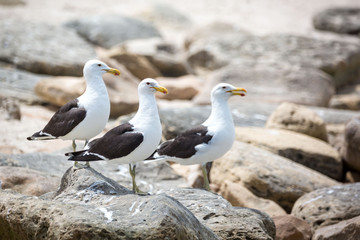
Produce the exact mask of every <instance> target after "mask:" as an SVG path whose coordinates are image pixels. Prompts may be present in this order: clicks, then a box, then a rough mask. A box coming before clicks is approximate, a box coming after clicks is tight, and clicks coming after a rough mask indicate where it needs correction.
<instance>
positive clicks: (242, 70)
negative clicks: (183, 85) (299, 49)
mask: <svg viewBox="0 0 360 240" xmlns="http://www.w3.org/2000/svg"><path fill="white" fill-rule="evenodd" d="M220 82H226V83H230V84H232V85H234V86H236V87H243V88H245V89H246V90H247V92H248V94H247V96H246V97H244V99H243V100H241V101H251V102H253V101H261V102H270V103H281V102H284V101H288V102H293V103H297V104H303V105H312V106H323V107H324V106H328V104H329V101H330V99H331V97H332V95H333V93H334V86H333V83H332V80H331V77H330V76H329V75H327V74H325V73H324V72H322V71H320V70H318V69H316V68H312V67H306V66H296V65H291V64H289V63H287V62H279V61H276V62H270V61H260V60H258V59H255V60H237V61H233V62H232V63H231V64H229V65H227V66H225V67H223V68H221V69H219V70H217V71H214V72H212V73H210V74H209V75H208V76H207V78H206V81H205V87H203V90H202V91H201V93H200V94H199V95H198V96H197V97H196V98H195V100H194V101H195V103H198V104H209V103H210V99H209V96H210V92H211V89H212V88H213V87H214V86H215V85H216V84H218V83H220ZM309 85H311V88H309V87H308V86H309ZM231 101H239V100H238V99H236V98H234V97H233V98H232V99H231Z"/></svg>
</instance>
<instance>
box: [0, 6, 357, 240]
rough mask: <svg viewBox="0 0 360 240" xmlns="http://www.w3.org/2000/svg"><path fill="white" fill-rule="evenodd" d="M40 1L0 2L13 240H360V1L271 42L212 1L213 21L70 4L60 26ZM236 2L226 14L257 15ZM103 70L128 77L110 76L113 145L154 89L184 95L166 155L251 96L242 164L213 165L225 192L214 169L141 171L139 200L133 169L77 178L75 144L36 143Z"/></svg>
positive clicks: (110, 168)
mask: <svg viewBox="0 0 360 240" xmlns="http://www.w3.org/2000/svg"><path fill="white" fill-rule="evenodd" d="M40 2H41V1H38V0H37V1H33V2H31V1H25V0H24V1H9V0H0V13H4V14H0V123H1V126H2V128H1V132H0V133H1V134H0V187H1V189H0V239H69V240H70V239H253V240H255V239H264V240H265V239H266V240H267V239H269V240H270V239H279V240H285V239H286V240H290V239H304V240H305V239H307V240H310V239H312V240H320V239H322V240H324V239H329V240H330V239H348V240H350V239H354V240H356V239H360V147H359V146H360V111H359V110H360V38H359V36H360V4H359V3H357V1H350V0H349V1H346V3H347V4H348V6H343V5H341V4H340V3H339V2H337V1H335V0H333V1H329V2H326V1H319V2H321V3H317V4H318V5H316V6H314V8H316V9H317V11H314V10H311V9H312V8H311V7H309V6H307V5H306V4H305V6H304V16H306V18H300V16H295V17H299V18H298V19H297V21H298V22H299V29H298V32H296V31H295V30H294V29H291V28H290V25H288V26H287V25H286V23H282V21H280V20H279V19H277V18H275V19H274V22H273V24H274V26H273V27H272V29H268V30H266V29H264V30H263V32H261V34H259V31H260V30H258V31H256V30H254V31H250V30H249V28H247V27H246V26H245V24H244V23H242V22H241V23H239V24H237V22H236V21H230V19H232V20H235V19H237V18H239V16H238V14H235V13H233V15H229V16H227V17H228V18H226V17H222V18H216V16H215V15H211V14H209V12H210V13H212V11H213V8H212V7H213V6H218V5H216V4H215V3H213V2H212V1H210V2H209V5H208V6H207V9H208V11H209V12H208V15H204V16H202V17H201V16H200V15H198V13H199V11H200V9H201V8H200V7H199V5H200V3H196V4H195V3H194V5H196V6H194V7H193V8H191V9H190V8H189V11H184V9H183V8H182V7H181V6H179V4H177V3H174V4H171V3H170V2H167V1H165V0H164V1H160V2H161V3H154V2H153V1H150V4H149V6H145V7H144V6H143V7H142V8H141V7H140V6H138V5H136V4H135V3H132V4H130V3H128V5H126V4H125V3H124V8H125V10H118V7H114V9H111V10H108V11H106V10H105V8H104V6H102V5H101V6H97V5H96V4H95V3H92V4H91V3H90V4H89V5H76V4H77V3H71V2H70V1H64V2H63V3H57V4H58V5H56V6H57V7H58V8H59V12H63V14H60V13H59V12H57V13H56V14H58V15H57V16H58V17H59V18H58V19H57V20H56V19H51V18H49V19H48V20H41V18H40V17H39V16H38V15H36V14H35V13H37V11H39V10H38V9H36V10H35V11H34V13H33V14H30V12H29V11H30V10H31V9H32V8H34V7H36V6H37V4H40ZM110 2H111V4H117V2H116V1H108V2H107V4H110ZM115 2H116V3H115ZM199 2H201V3H202V4H203V5H202V6H206V1H199ZM225 2H226V3H224V7H223V8H220V10H219V11H220V12H221V11H223V12H225V13H227V12H235V10H236V9H238V10H239V11H240V12H241V11H244V15H246V14H245V12H246V11H245V10H244V9H246V7H244V6H242V7H240V6H238V5H237V4H238V3H236V1H225ZM258 2H259V1H254V3H253V4H254V6H255V5H256V6H259V5H261V4H259V3H258ZM281 2H283V1H280V0H278V1H275V0H274V1H273V4H274V8H275V9H277V10H274V14H275V13H276V12H277V11H280V10H279V9H282V8H280V7H277V8H276V4H278V3H281ZM295 2H297V1H294V2H293V3H291V4H290V3H289V6H288V8H289V10H291V9H293V8H295V7H294V6H295ZM330 2H331V3H333V5H334V6H331V5H330ZM61 4H63V5H61ZM184 4H185V5H186V6H188V5H189V4H190V3H189V2H188V1H185V3H184ZM247 4H248V5H247V7H248V9H249V11H250V9H253V8H252V7H254V6H251V4H250V3H247ZM292 4H293V5H292ZM343 4H345V3H343ZM104 5H105V3H104ZM265 5H266V4H264V6H263V8H262V9H261V8H259V9H257V10H256V11H255V10H251V11H253V12H254V13H257V15H256V14H255V16H254V17H253V18H251V17H249V22H250V23H249V24H251V22H252V21H253V22H252V23H253V24H254V22H256V21H255V19H257V18H259V17H260V15H261V13H263V12H264V11H265V10H264V8H265V7H266V6H265ZM340 5H341V6H340ZM54 6H55V5H54ZM116 6H117V5H116ZM232 6H233V7H234V11H230V10H231V7H232ZM96 7H98V13H97V14H95V12H96V11H95V10H94V8H96ZM44 9H49V12H51V11H52V9H50V6H48V5H46V4H45V6H44ZM82 9H85V10H86V9H88V13H87V14H85V13H84V12H83V11H80V10H82ZM221 9H222V10H221ZM26 10H27V11H26ZM126 10H128V11H129V12H128V14H125V12H126ZM135 10H138V11H135ZM204 11H205V10H204ZM268 11H270V12H271V10H268ZM75 13H78V14H75ZM44 14H45V15H46V13H44ZM1 16H3V17H1ZM74 16H77V17H74ZM284 17H285V16H284ZM302 17H303V16H302ZM226 20H228V21H226ZM258 21H260V20H258ZM283 21H285V20H283ZM304 22H308V23H309V25H306V26H307V27H304V26H305V23H304ZM263 24H264V23H263ZM281 26H282V27H281ZM285 26H286V27H285ZM277 27H278V29H279V31H277ZM310 27H311V30H309V29H308V28H310ZM280 30H281V31H280ZM306 31H308V32H307V33H308V34H306ZM92 58H98V59H100V60H102V61H104V62H105V63H107V64H108V65H109V66H111V67H114V68H117V69H119V70H120V72H121V76H120V78H119V77H115V76H109V75H104V81H105V83H106V85H107V88H108V92H109V96H110V102H111V118H110V120H109V122H108V124H107V126H106V128H105V129H104V131H103V133H102V134H104V133H105V132H106V131H108V130H109V129H111V128H112V127H114V126H116V125H118V124H119V123H122V122H124V121H126V120H128V119H129V118H130V117H131V116H132V114H134V112H135V111H136V110H137V107H138V97H137V95H136V94H135V93H136V92H137V90H136V89H137V85H138V83H139V82H140V80H142V79H143V78H146V77H151V78H155V79H156V80H157V81H158V82H159V83H160V84H161V85H163V86H165V87H166V88H167V89H168V90H169V94H168V95H164V96H160V95H159V96H157V97H158V105H159V112H160V118H161V122H162V125H163V139H164V140H165V139H170V138H173V137H175V136H176V135H177V134H179V133H180V132H182V131H184V130H186V129H188V128H190V127H191V126H195V125H197V124H200V123H202V122H203V121H204V120H205V119H206V118H207V117H208V115H209V114H210V106H209V104H210V95H209V93H210V90H211V88H212V87H213V86H215V85H216V84H217V83H219V82H227V83H231V84H233V85H235V86H238V87H243V88H245V89H246V90H247V91H248V94H247V96H246V97H244V98H241V99H240V98H233V99H231V100H230V106H231V109H232V113H233V119H234V123H235V126H236V141H235V143H234V145H233V147H232V149H231V150H230V151H229V152H228V153H227V154H225V155H224V156H223V157H221V158H220V159H218V160H216V161H214V162H213V163H212V164H208V168H209V178H210V182H211V188H212V190H213V191H214V192H213V193H211V192H207V191H204V190H202V189H200V188H201V186H202V185H203V178H202V173H201V168H200V167H199V166H196V165H193V166H181V165H179V164H172V163H148V164H145V163H139V164H138V166H137V169H138V172H139V174H137V179H138V180H137V181H138V183H139V186H140V188H141V189H144V190H146V191H147V192H149V195H146V196H139V195H135V194H134V193H133V192H132V191H130V190H129V189H130V187H131V178H130V176H129V175H128V174H127V166H125V165H116V164H113V163H111V162H96V163H93V164H92V165H91V168H84V169H77V170H75V169H73V168H71V165H72V163H71V162H69V161H67V158H66V157H65V156H64V153H65V152H68V151H69V150H71V142H69V141H61V140H55V141H42V142H28V141H26V137H28V136H29V135H31V134H32V133H33V132H34V131H37V130H39V129H41V128H42V127H43V126H44V125H45V124H46V122H47V121H48V120H49V118H50V117H51V116H52V114H53V113H54V111H56V109H58V108H59V106H62V105H63V104H65V103H66V102H67V101H69V100H71V99H73V98H75V97H77V96H79V95H80V94H81V93H82V92H83V91H84V89H85V82H84V79H83V77H82V68H83V65H84V63H85V62H86V61H87V60H88V59H92ZM81 144H82V143H80V142H79V146H81Z"/></svg>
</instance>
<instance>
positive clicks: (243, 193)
mask: <svg viewBox="0 0 360 240" xmlns="http://www.w3.org/2000/svg"><path fill="white" fill-rule="evenodd" d="M220 194H221V196H223V197H224V198H225V199H226V200H228V201H229V202H230V203H231V205H233V206H238V207H248V208H254V209H258V210H260V211H262V212H266V213H267V214H269V215H270V216H271V217H274V216H281V215H285V214H286V212H285V210H284V209H283V208H281V207H280V206H279V205H278V204H277V203H275V202H274V201H271V200H268V199H263V198H260V197H257V196H255V195H254V194H253V193H252V192H250V191H249V190H248V189H247V188H246V187H244V186H242V185H241V184H239V183H233V182H230V181H228V180H227V181H225V182H224V183H223V184H222V185H221V186H220Z"/></svg>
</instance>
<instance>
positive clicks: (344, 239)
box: [312, 216, 360, 240]
mask: <svg viewBox="0 0 360 240" xmlns="http://www.w3.org/2000/svg"><path fill="white" fill-rule="evenodd" d="M312 239H313V240H320V239H321V240H350V239H354V240H355V239H360V216H358V217H354V218H351V219H349V220H345V221H341V222H339V223H337V224H333V225H330V226H326V227H322V228H319V229H317V230H316V231H315V233H314V236H313V238H312Z"/></svg>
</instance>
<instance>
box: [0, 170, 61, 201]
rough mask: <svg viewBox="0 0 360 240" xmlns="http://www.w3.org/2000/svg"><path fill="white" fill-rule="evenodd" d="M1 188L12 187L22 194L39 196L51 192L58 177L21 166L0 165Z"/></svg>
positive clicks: (58, 179) (56, 185) (54, 188)
mask: <svg viewBox="0 0 360 240" xmlns="http://www.w3.org/2000/svg"><path fill="white" fill-rule="evenodd" d="M0 182H1V189H13V190H16V191H17V192H19V193H22V194H24V195H33V196H40V195H43V194H45V193H48V192H53V191H55V190H56V189H57V187H58V186H59V184H60V178H59V177H56V176H52V175H50V174H46V173H43V172H39V171H36V170H32V169H28V168H23V167H11V166H1V167H0Z"/></svg>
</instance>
